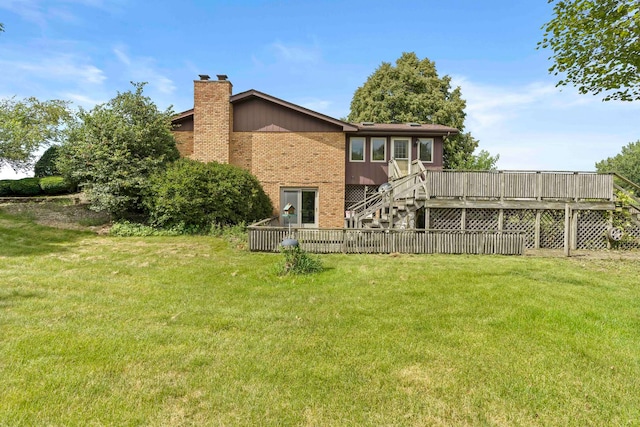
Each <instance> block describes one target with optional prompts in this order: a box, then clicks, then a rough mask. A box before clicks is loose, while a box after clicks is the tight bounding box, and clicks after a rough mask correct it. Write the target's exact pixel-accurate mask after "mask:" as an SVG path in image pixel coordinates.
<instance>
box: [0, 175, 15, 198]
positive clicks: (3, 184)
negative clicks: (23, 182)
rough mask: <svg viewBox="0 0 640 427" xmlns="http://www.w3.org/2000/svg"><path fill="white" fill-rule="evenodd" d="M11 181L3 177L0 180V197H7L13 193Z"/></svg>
mask: <svg viewBox="0 0 640 427" xmlns="http://www.w3.org/2000/svg"><path fill="white" fill-rule="evenodd" d="M12 182H13V181H12V180H10V179H3V180H1V181H0V197H8V196H11V195H13V191H11V183H12Z"/></svg>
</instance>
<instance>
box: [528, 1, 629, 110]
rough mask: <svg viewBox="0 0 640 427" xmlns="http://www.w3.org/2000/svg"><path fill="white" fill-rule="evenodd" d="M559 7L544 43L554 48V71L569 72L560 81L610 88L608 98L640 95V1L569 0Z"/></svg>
mask: <svg viewBox="0 0 640 427" xmlns="http://www.w3.org/2000/svg"><path fill="white" fill-rule="evenodd" d="M549 2H550V3H551V2H553V0H549ZM553 11H554V17H553V19H552V20H551V21H549V22H548V23H546V24H545V25H544V26H543V27H542V28H543V30H544V31H545V33H544V38H543V39H542V41H541V42H540V43H539V44H538V46H539V47H543V48H549V49H551V50H552V51H553V55H552V56H551V57H550V59H552V60H553V61H554V64H553V66H552V67H551V68H550V69H549V72H551V73H553V74H554V75H558V74H564V75H565V78H564V79H562V80H560V81H559V82H558V85H559V86H563V85H567V84H569V83H570V84H572V85H575V86H576V87H577V88H578V90H579V91H580V93H593V94H594V95H597V94H599V93H601V92H606V93H605V98H604V100H611V99H619V100H623V101H632V100H638V99H640V2H639V1H638V0H563V1H558V2H556V4H555V5H554V8H553Z"/></svg>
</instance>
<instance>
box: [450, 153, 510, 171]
mask: <svg viewBox="0 0 640 427" xmlns="http://www.w3.org/2000/svg"><path fill="white" fill-rule="evenodd" d="M498 160H500V155H499V154H496V155H495V156H492V155H491V153H489V152H488V151H487V150H480V151H479V152H478V154H474V155H473V156H470V157H467V158H466V159H465V160H463V161H461V162H460V164H459V165H458V169H461V170H467V171H494V170H496V169H497V168H498V166H497V163H498Z"/></svg>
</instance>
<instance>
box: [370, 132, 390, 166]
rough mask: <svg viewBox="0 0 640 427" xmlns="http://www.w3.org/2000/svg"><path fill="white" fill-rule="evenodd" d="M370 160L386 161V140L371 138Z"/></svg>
mask: <svg viewBox="0 0 640 427" xmlns="http://www.w3.org/2000/svg"><path fill="white" fill-rule="evenodd" d="M371 160H372V161H374V162H384V161H385V160H387V139H386V138H371Z"/></svg>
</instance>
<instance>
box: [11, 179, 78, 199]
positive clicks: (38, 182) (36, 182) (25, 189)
mask: <svg viewBox="0 0 640 427" xmlns="http://www.w3.org/2000/svg"><path fill="white" fill-rule="evenodd" d="M75 190H76V188H75V186H73V185H71V184H69V183H68V182H67V181H65V180H64V178H62V177H61V176H48V177H45V178H22V179H3V180H0V197H34V196H56V195H60V194H69V193H73V192H74V191H75Z"/></svg>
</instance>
